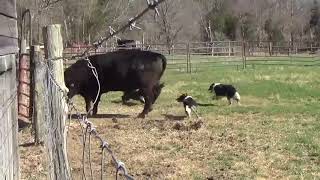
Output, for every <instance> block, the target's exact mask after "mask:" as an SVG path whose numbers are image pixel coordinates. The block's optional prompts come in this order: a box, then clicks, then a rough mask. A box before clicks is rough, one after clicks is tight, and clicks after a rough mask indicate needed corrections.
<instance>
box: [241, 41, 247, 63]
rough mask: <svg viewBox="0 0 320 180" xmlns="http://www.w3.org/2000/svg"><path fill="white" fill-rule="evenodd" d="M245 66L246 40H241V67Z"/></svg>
mask: <svg viewBox="0 0 320 180" xmlns="http://www.w3.org/2000/svg"><path fill="white" fill-rule="evenodd" d="M246 66H247V59H246V42H245V41H243V42H242V68H243V69H245V68H246Z"/></svg>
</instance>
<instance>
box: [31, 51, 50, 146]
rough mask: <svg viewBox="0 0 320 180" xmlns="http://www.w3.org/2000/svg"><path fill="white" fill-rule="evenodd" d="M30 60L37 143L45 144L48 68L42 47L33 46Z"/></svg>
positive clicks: (35, 138)
mask: <svg viewBox="0 0 320 180" xmlns="http://www.w3.org/2000/svg"><path fill="white" fill-rule="evenodd" d="M30 59H31V60H32V67H33V68H32V69H33V82H32V83H33V88H34V90H33V108H34V111H33V121H34V122H33V127H34V130H35V133H34V135H35V137H34V140H35V143H36V144H40V143H43V142H44V137H45V104H44V103H45V93H44V90H45V89H44V88H45V84H44V82H45V75H46V66H45V64H44V62H41V61H43V55H42V53H41V51H40V46H39V45H37V46H31V51H30Z"/></svg>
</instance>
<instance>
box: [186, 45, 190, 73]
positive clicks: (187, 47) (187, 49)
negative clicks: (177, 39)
mask: <svg viewBox="0 0 320 180" xmlns="http://www.w3.org/2000/svg"><path fill="white" fill-rule="evenodd" d="M186 51H187V73H188V72H189V53H190V45H189V43H187V44H186Z"/></svg>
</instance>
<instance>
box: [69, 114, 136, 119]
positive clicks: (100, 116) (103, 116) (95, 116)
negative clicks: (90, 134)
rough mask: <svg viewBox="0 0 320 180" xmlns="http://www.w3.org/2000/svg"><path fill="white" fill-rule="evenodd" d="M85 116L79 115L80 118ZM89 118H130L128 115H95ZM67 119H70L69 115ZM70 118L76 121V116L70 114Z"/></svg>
mask: <svg viewBox="0 0 320 180" xmlns="http://www.w3.org/2000/svg"><path fill="white" fill-rule="evenodd" d="M83 115H85V114H81V116H83ZM88 117H90V118H99V119H100V118H101V119H102V118H128V117H130V115H127V114H96V115H92V116H88ZM68 118H70V115H69V116H68ZM71 118H72V119H77V118H78V115H77V114H71Z"/></svg>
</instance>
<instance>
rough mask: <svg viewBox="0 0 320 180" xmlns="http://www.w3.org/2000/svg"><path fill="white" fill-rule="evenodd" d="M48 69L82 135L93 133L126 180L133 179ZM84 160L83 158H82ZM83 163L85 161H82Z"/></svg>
mask: <svg viewBox="0 0 320 180" xmlns="http://www.w3.org/2000/svg"><path fill="white" fill-rule="evenodd" d="M45 67H46V68H47V70H48V75H49V79H50V80H51V82H52V83H53V84H54V85H55V86H56V87H57V88H58V91H60V92H61V93H62V95H63V97H64V98H65V99H66V100H67V104H68V107H70V108H69V112H71V111H72V110H74V111H76V116H77V120H78V122H79V123H80V124H81V125H82V126H84V127H85V128H86V129H87V130H86V132H85V133H83V135H84V136H85V135H86V134H87V133H88V132H89V133H90V135H94V137H95V138H96V139H98V140H99V141H100V144H101V145H100V148H101V149H105V150H107V151H108V152H109V154H110V155H111V157H112V160H113V161H114V163H115V164H116V167H117V169H119V170H122V172H123V175H124V176H125V177H126V178H127V179H128V180H132V179H134V178H133V177H132V176H130V175H129V174H128V172H127V169H126V168H125V165H124V163H123V162H122V161H120V160H118V159H117V157H116V156H115V155H114V153H113V151H112V150H111V148H110V145H109V143H108V142H107V141H105V140H104V139H103V138H102V137H101V136H100V134H99V133H98V131H97V130H96V128H95V127H94V125H93V123H92V122H91V121H89V120H88V113H87V114H85V115H81V113H80V111H79V110H78V109H77V108H76V106H75V105H74V103H73V102H72V101H71V99H69V98H68V96H67V94H66V91H65V90H64V89H63V88H62V87H61V86H60V85H59V83H58V82H57V81H56V80H55V78H54V76H53V73H52V72H51V69H50V68H49V66H47V65H46V66H45ZM85 142H86V140H84V144H83V146H84V148H85ZM83 161H84V158H83ZM84 164H85V163H84Z"/></svg>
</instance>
